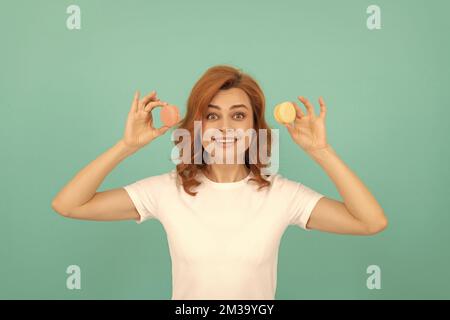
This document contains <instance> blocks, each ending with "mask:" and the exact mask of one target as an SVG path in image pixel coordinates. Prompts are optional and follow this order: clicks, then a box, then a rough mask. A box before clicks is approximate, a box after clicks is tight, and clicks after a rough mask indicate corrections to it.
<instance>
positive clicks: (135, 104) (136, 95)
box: [130, 90, 140, 112]
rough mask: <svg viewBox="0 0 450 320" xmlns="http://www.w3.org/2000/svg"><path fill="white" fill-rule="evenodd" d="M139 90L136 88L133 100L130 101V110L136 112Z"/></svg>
mask: <svg viewBox="0 0 450 320" xmlns="http://www.w3.org/2000/svg"><path fill="white" fill-rule="evenodd" d="M139 95H140V93H139V90H136V91H135V92H134V97H133V102H132V103H131V109H130V112H137V110H138V103H139Z"/></svg>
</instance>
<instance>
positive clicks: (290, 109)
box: [273, 101, 296, 124]
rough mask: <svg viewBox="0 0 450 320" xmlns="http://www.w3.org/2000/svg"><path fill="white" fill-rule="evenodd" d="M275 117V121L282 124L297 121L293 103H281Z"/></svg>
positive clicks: (274, 113)
mask: <svg viewBox="0 0 450 320" xmlns="http://www.w3.org/2000/svg"><path fill="white" fill-rule="evenodd" d="M273 115H274V117H275V120H277V121H278V122H279V123H281V124H285V123H291V122H292V121H294V120H295V116H296V112H295V107H294V105H293V104H292V102H289V101H287V102H283V103H280V104H278V105H277V106H276V107H275V109H274V111H273Z"/></svg>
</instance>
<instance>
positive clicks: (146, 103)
mask: <svg viewBox="0 0 450 320" xmlns="http://www.w3.org/2000/svg"><path fill="white" fill-rule="evenodd" d="M139 95H140V93H139V90H138V91H136V93H135V94H134V98H133V103H132V104H131V109H130V112H129V113H128V119H127V122H126V127H125V134H124V136H123V138H122V140H123V142H124V143H125V145H126V146H128V147H130V148H132V149H135V150H137V149H140V148H142V147H143V146H145V145H147V144H148V143H149V142H150V141H152V140H153V139H155V138H157V137H159V136H160V135H162V134H164V133H165V132H166V131H167V130H169V129H170V127H168V126H162V127H160V128H154V127H153V117H152V110H153V108H155V107H158V106H160V107H162V106H165V105H168V103H167V102H164V101H161V100H159V99H158V98H157V97H156V91H155V90H153V91H152V92H150V93H149V94H148V95H147V96H145V97H143V98H142V99H141V100H139Z"/></svg>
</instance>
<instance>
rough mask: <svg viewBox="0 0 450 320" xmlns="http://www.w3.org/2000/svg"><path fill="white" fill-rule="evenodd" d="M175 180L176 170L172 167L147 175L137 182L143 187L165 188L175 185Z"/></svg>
mask: <svg viewBox="0 0 450 320" xmlns="http://www.w3.org/2000/svg"><path fill="white" fill-rule="evenodd" d="M176 181H177V172H176V170H175V169H173V170H170V171H168V172H164V173H161V174H156V175H152V176H148V177H146V178H143V179H140V180H139V181H137V182H138V183H139V184H141V185H142V186H144V187H158V188H167V187H171V186H175V184H176Z"/></svg>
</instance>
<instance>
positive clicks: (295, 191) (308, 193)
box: [283, 178, 324, 231]
mask: <svg viewBox="0 0 450 320" xmlns="http://www.w3.org/2000/svg"><path fill="white" fill-rule="evenodd" d="M283 180H284V188H285V192H287V193H286V194H289V197H288V198H287V201H288V203H287V205H288V206H287V210H288V214H289V224H290V225H297V226H299V227H301V228H302V229H304V230H307V231H310V229H309V228H307V227H306V224H307V222H308V220H309V218H310V216H311V213H312V211H313V209H314V207H315V206H316V204H317V202H318V201H319V200H320V199H321V198H322V197H324V195H323V194H321V193H320V192H317V191H316V190H314V189H312V188H309V187H307V186H306V185H304V184H302V183H299V182H296V181H292V180H289V179H285V178H283Z"/></svg>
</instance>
